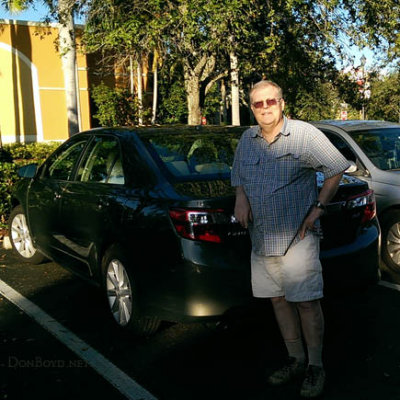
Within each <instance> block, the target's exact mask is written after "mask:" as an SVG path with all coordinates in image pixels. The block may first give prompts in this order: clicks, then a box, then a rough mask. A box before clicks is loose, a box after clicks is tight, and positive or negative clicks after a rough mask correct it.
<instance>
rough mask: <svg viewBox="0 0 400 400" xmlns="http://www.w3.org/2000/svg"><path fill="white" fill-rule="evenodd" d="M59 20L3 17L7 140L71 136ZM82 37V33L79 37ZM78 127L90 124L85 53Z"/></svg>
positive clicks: (1, 66) (0, 72) (0, 102)
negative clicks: (59, 47) (40, 21)
mask: <svg viewBox="0 0 400 400" xmlns="http://www.w3.org/2000/svg"><path fill="white" fill-rule="evenodd" d="M57 35H58V27H57V25H56V24H52V25H49V26H44V25H42V24H38V23H27V22H22V21H5V20H3V21H1V20H0V129H1V136H2V141H3V143H10V142H15V141H21V142H32V141H50V140H64V139H66V138H67V137H68V123H67V117H66V102H65V89H64V75H63V70H62V65H61V57H60V55H59V53H58V51H57V49H56V44H55V41H56V39H57ZM77 41H78V42H79V33H78V39H77ZM77 76H78V85H79V110H80V129H81V130H85V129H89V128H90V109H89V92H88V76H87V61H86V56H85V55H83V54H81V53H80V52H78V54H77Z"/></svg>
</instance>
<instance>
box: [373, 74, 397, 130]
mask: <svg viewBox="0 0 400 400" xmlns="http://www.w3.org/2000/svg"><path fill="white" fill-rule="evenodd" d="M371 93H372V94H371V99H370V100H368V101H367V102H366V106H367V115H368V119H384V120H387V121H393V122H400V74H399V73H392V74H390V75H387V76H383V77H377V78H376V79H375V80H374V81H373V82H372V85H371Z"/></svg>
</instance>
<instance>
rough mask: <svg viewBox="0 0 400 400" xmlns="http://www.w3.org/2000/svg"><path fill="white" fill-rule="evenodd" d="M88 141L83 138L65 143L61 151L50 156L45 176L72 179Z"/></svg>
mask: <svg viewBox="0 0 400 400" xmlns="http://www.w3.org/2000/svg"><path fill="white" fill-rule="evenodd" d="M86 143H87V138H82V139H78V140H77V141H70V142H68V143H66V144H65V145H63V147H62V148H61V149H60V151H57V152H56V153H54V154H53V155H52V156H51V157H50V158H49V160H48V162H47V167H46V168H45V170H44V173H43V177H45V178H53V179H60V180H69V179H71V177H72V173H73V171H74V166H75V164H76V162H77V161H78V159H79V157H80V155H81V154H82V151H83V149H84V148H85V146H86Z"/></svg>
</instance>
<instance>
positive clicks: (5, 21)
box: [0, 18, 85, 29]
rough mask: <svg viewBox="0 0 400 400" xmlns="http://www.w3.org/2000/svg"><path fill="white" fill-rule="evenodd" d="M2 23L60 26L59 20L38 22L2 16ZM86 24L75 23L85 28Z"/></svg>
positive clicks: (0, 20)
mask: <svg viewBox="0 0 400 400" xmlns="http://www.w3.org/2000/svg"><path fill="white" fill-rule="evenodd" d="M0 24H3V25H25V26H42V27H45V28H48V27H50V28H59V27H60V24H59V23H58V22H38V21H23V20H19V19H3V18H0ZM84 26H85V25H82V24H75V28H80V29H83V28H84Z"/></svg>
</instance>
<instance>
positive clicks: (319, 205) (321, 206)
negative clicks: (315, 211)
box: [314, 200, 326, 212]
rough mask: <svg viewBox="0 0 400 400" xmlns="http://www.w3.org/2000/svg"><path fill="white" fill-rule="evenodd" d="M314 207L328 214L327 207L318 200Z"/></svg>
mask: <svg viewBox="0 0 400 400" xmlns="http://www.w3.org/2000/svg"><path fill="white" fill-rule="evenodd" d="M314 206H315V207H317V208H319V209H321V210H322V211H323V212H326V207H325V205H324V204H322V203H321V202H320V201H319V200H317V201H316V202H315V203H314Z"/></svg>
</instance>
